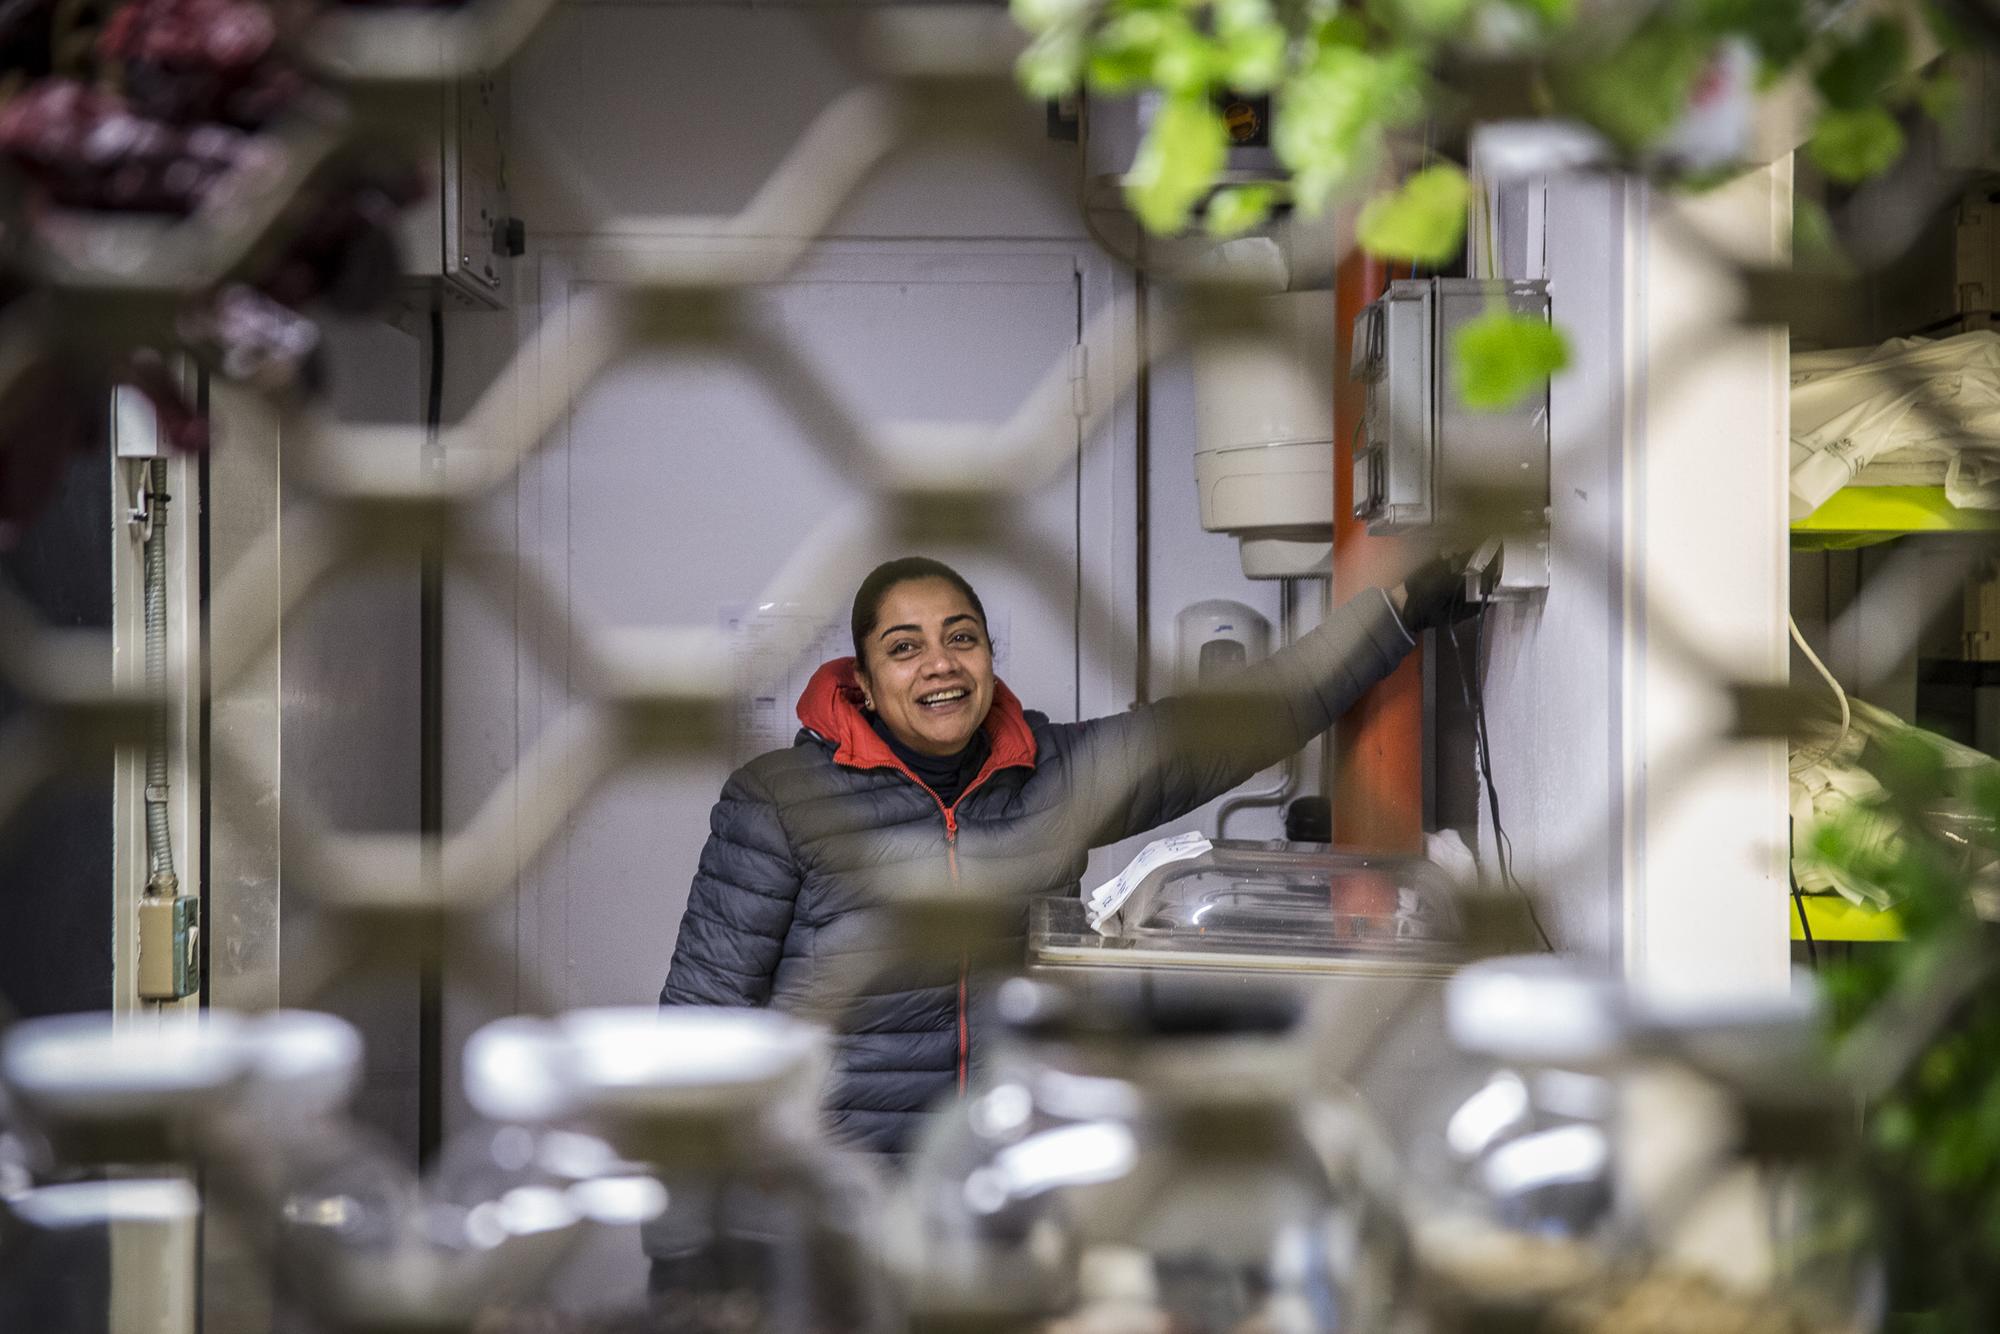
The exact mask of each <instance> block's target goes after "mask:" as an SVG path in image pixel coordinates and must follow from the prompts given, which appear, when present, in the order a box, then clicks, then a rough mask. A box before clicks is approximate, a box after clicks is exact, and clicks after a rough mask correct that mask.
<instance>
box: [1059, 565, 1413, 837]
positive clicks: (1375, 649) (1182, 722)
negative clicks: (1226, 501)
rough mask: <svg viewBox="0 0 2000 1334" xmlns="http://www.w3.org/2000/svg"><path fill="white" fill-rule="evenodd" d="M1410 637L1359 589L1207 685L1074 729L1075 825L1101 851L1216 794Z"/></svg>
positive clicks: (1382, 602)
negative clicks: (1291, 638) (1285, 641)
mask: <svg viewBox="0 0 2000 1334" xmlns="http://www.w3.org/2000/svg"><path fill="white" fill-rule="evenodd" d="M1415 643H1416V640H1415V638H1414V637H1413V636H1412V634H1411V633H1410V632H1409V631H1408V630H1406V629H1405V628H1404V621H1403V619H1402V618H1401V617H1399V615H1398V609H1397V607H1396V605H1395V603H1393V602H1392V601H1391V596H1390V594H1388V593H1385V592H1383V591H1382V590H1380V589H1369V590H1368V591H1366V592H1364V593H1361V594H1360V595H1358V596H1356V597H1354V598H1352V599H1351V600H1349V601H1348V602H1347V603H1345V604H1344V605H1342V606H1341V607H1340V608H1339V609H1337V610H1336V611H1335V612H1334V613H1333V615H1331V616H1329V617H1328V618H1327V620H1326V623H1325V624H1323V625H1321V626H1320V627H1319V628H1318V629H1316V630H1314V631H1313V632H1312V633H1310V634H1308V635H1305V636H1304V637H1302V638H1301V639H1300V640H1299V641H1298V642H1297V643H1296V644H1293V645H1292V646H1291V647H1289V648H1286V649H1284V650H1282V651H1280V652H1278V653H1274V654H1272V655H1271V656H1270V657H1269V658H1266V659H1265V660H1264V661H1262V662H1260V663H1256V664H1255V665H1253V666H1250V667H1247V668H1244V669H1243V670H1242V671H1239V672H1234V673H1232V674H1230V675H1229V676H1228V677H1226V678H1225V679H1223V680H1222V681H1219V682H1216V683H1215V684H1214V685H1212V686H1209V687H1207V688H1204V689H1201V690H1198V691H1194V692H1191V693H1188V694H1184V695H1177V696H1174V697H1172V698H1170V699H1164V700H1161V701H1159V702H1158V703H1156V704H1151V705H1148V706H1146V707H1144V708H1139V709H1134V710H1132V711H1131V712H1129V713H1122V714H1114V715H1112V716H1110V717H1107V718H1097V719H1093V720H1091V721H1089V722H1084V723H1077V724H1073V725H1072V726H1073V729H1074V736H1073V745H1072V746H1071V748H1070V763H1071V771H1070V780H1071V789H1072V792H1073V794H1074V795H1073V796H1072V798H1071V802H1072V813H1073V815H1074V816H1075V818H1076V820H1077V821H1078V823H1077V824H1076V825H1075V826H1074V827H1075V828H1076V829H1077V830H1078V832H1079V834H1080V835H1081V836H1082V837H1083V838H1085V839H1086V840H1087V841H1088V843H1089V844H1090V846H1093V847H1096V846H1102V845H1103V844H1106V843H1115V842H1117V841H1118V840H1119V839H1122V838H1129V837H1131V836H1132V835H1134V834H1141V833H1144V832H1145V831H1147V830H1149V829H1153V828H1155V827H1157V826H1159V825H1161V824H1164V823H1166V822H1167V821H1169V820H1173V819H1176V818H1178V817H1180V816H1182V815H1185V814H1186V813H1187V812H1189V811H1191V810H1193V809H1194V808H1195V807H1197V806H1200V805H1202V804H1203V803H1204V802H1207V801H1210V800H1212V799H1214V798H1215V797H1219V796H1221V795H1222V794H1223V793H1225V792H1227V791H1229V790H1230V789H1231V788H1233V787H1235V786H1236V785H1237V784H1238V783H1241V782H1243V781H1244V780H1245V779H1247V778H1249V777H1250V776H1251V775H1252V774H1255V773H1256V772H1257V771H1258V770H1260V769H1263V768H1265V767H1267V766H1269V765H1272V764H1275V763H1277V762H1278V761H1279V760H1281V759H1283V758H1285V757H1286V756H1287V755H1290V754H1291V753H1292V752H1293V751H1295V750H1297V749H1299V747H1301V746H1303V745H1305V744H1306V742H1308V741H1310V740H1311V739H1312V738H1313V737H1315V736H1317V735H1319V734H1320V733H1321V732H1324V731H1326V730H1327V729H1328V728H1329V727H1331V726H1333V722H1334V719H1336V718H1338V717H1339V716H1340V715H1341V714H1343V713H1345V712H1346V711H1347V709H1348V707H1349V706H1350V705H1352V704H1353V703H1354V702H1355V701H1356V700H1357V699H1359V698H1360V697H1361V695H1362V693H1363V692H1365V691H1366V690H1367V689H1368V688H1369V687H1370V686H1372V685H1374V684H1375V683H1376V682H1377V681H1380V680H1381V679H1382V678H1384V677H1386V676H1387V675H1389V673H1390V672H1392V671H1394V670H1395V669H1396V665H1397V664H1398V663H1400V662H1401V661H1402V660H1403V657H1404V655H1405V654H1407V653H1408V652H1409V651H1410V649H1411V648H1412V647H1413V646H1414V645H1415Z"/></svg>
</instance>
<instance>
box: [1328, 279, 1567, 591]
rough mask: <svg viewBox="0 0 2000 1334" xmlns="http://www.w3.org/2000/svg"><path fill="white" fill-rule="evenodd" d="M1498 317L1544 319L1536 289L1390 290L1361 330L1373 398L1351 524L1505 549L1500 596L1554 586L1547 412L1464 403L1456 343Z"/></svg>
mask: <svg viewBox="0 0 2000 1334" xmlns="http://www.w3.org/2000/svg"><path fill="white" fill-rule="evenodd" d="M1496 307H1499V308H1505V309H1507V310H1510V311H1512V312H1514V313H1515V314H1524V315H1532V316H1535V317H1537V318H1540V319H1547V318H1548V313H1549V295H1548V288H1547V286H1546V284H1543V283H1540V282H1512V281H1487V280H1482V279H1473V278H1423V279H1413V280H1405V281H1402V282H1396V283H1391V284H1390V285H1389V290H1388V291H1387V292H1386V293H1384V294H1383V295H1382V297H1381V298H1380V299H1379V300H1377V301H1376V302H1375V303H1374V304H1372V305H1370V306H1369V307H1368V308H1367V309H1366V310H1364V311H1362V312H1361V315H1360V316H1359V318H1357V319H1356V321H1355V325H1354V353H1353V364H1352V367H1351V371H1350V373H1351V375H1352V377H1353V378H1354V379H1355V380H1357V381H1360V382H1362V383H1364V384H1366V385H1367V386H1368V405H1367V410H1366V413H1365V415H1364V417H1363V420H1362V426H1361V438H1360V439H1359V440H1357V441H1356V442H1355V447H1354V516H1355V517H1356V518H1358V519H1363V520H1366V521H1367V524H1368V531H1369V532H1370V533H1371V534H1375V535H1377V536H1387V535H1395V534H1400V533H1416V532H1435V531H1437V530H1440V529H1444V530H1456V531H1455V533H1453V534H1452V536H1455V537H1457V538H1459V539H1461V540H1472V544H1473V545H1477V540H1476V539H1483V538H1484V537H1486V536H1487V535H1489V534H1490V535H1496V536H1500V537H1503V538H1504V539H1505V543H1504V547H1503V548H1502V552H1503V556H1502V560H1501V563H1500V565H1499V567H1498V569H1497V571H1496V577H1495V578H1494V580H1493V581H1492V582H1493V589H1492V591H1493V594H1494V595H1495V596H1507V595H1510V594H1511V595H1515V596H1521V595H1525V594H1526V593H1528V592H1530V591H1532V590H1534V589H1537V588H1546V587H1547V586H1548V540H1547V528H1548V506H1549V400H1548V390H1547V388H1546V386H1545V387H1544V388H1543V389H1542V390H1541V391H1539V392H1537V393H1533V394H1530V395H1528V396H1527V397H1526V398H1525V399H1524V400H1522V401H1521V402H1519V403H1517V404H1515V405H1514V406H1512V407H1510V408H1505V409H1502V410H1498V411H1491V410H1476V409H1473V408H1470V407H1467V406H1466V405H1465V403H1464V402H1463V400H1462V399H1461V398H1460V397H1459V393H1458V389H1457V383H1458V366H1457V361H1456V354H1455V352H1454V350H1453V349H1454V337H1455V335H1456V334H1457V333H1458V331H1459V329H1460V328H1462V327H1463V326H1464V325H1465V324H1467V323H1468V322H1470V321H1472V320H1475V319H1477V318H1479V317H1480V316H1482V315H1484V314H1486V313H1487V312H1489V311H1491V310H1493V309H1495V308H1496Z"/></svg>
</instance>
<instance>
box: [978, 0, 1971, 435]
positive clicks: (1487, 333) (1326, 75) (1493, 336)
mask: <svg viewBox="0 0 2000 1334" xmlns="http://www.w3.org/2000/svg"><path fill="white" fill-rule="evenodd" d="M1951 6H1952V0H1900V2H1898V0H1891V2H1890V3H1889V4H1886V5H1883V6H1875V7H1871V8H1870V9H1869V10H1868V11H1867V12H1862V11H1861V10H1860V8H1859V7H1857V6H1852V5H1847V4H1840V3H1836V2H1835V0H1665V2H1664V3H1656V4H1651V5H1648V6H1645V7H1643V8H1642V7H1638V6H1623V5H1606V4H1594V5H1589V6H1583V5H1580V4H1579V3H1578V0H1363V2H1362V3H1359V4H1340V3H1336V0H1012V8H1013V14H1014V17H1015V19H1016V20H1017V21H1018V22H1019V23H1020V25H1021V26H1022V27H1023V28H1025V29H1026V30H1027V31H1028V32H1029V33H1030V34H1031V37H1032V40H1031V41H1030V43H1029V45H1028V47H1027V49H1026V51H1025V52H1024V53H1023V55H1022V56H1021V58H1020V65H1019V74H1020V78H1021V82H1022V84H1023V85H1024V86H1025V87H1026V88H1027V89H1028V90H1029V92H1031V93H1032V94H1034V95H1035V96H1037V97H1042V98H1052V97H1059V96H1064V95H1067V94H1070V93H1073V92H1076V91H1078V90H1079V89H1081V90H1084V91H1087V92H1088V93H1090V94H1092V95H1095V96H1100V97H1136V96H1148V97H1153V98H1156V99H1157V102H1156V104H1155V105H1154V107H1153V109H1152V111H1151V114H1150V115H1149V116H1148V117H1147V119H1146V123H1145V133H1144V138H1143V140H1142V143H1141V145H1140V147H1139V150H1138V153H1137V155H1136V157H1135V159H1134V161H1133V163H1132V165H1131V168H1130V170H1129V171H1128V172H1127V174H1126V180H1125V196H1126V200H1127V202H1128V204H1129V205H1130V207H1131V209H1132V211H1133V213H1134V214H1135V215H1137V217H1138V219H1139V221H1140V223H1141V225H1143V226H1144V227H1145V228H1146V229H1147V230H1148V231H1149V232H1152V233H1154V234H1155V235H1173V234H1178V233H1182V232H1185V231H1187V230H1189V229H1191V228H1194V227H1196V226H1199V227H1201V228H1202V229H1204V230H1205V231H1206V232H1207V233H1208V234H1210V235H1212V236H1232V235H1237V234H1240V233H1242V232H1245V231H1248V230H1251V229H1253V228H1255V227H1258V226H1260V225H1262V224H1263V223H1264V222H1265V221H1267V220H1268V218H1269V217H1270V216H1271V214H1272V213H1273V212H1274V211H1275V210H1277V209H1279V208H1281V207H1290V208H1292V209H1296V210H1298V211H1300V212H1302V213H1305V214H1308V215H1312V214H1317V213H1319V212H1321V211H1322V210H1324V209H1325V208H1326V207H1327V206H1328V205H1329V204H1330V203H1332V202H1333V201H1334V200H1336V199H1339V198H1342V197H1349V196H1366V198H1365V199H1363V200H1362V201H1361V202H1362V211H1361V223H1360V227H1359V233H1360V235H1359V240H1360V244H1361V245H1362V247H1363V248H1364V249H1366V250H1368V251H1370V252H1372V253H1374V254H1376V255H1378V256H1381V257H1383V258H1386V259H1392V260H1403V261H1415V262H1418V263H1425V264H1437V263H1442V262H1444V261H1445V260H1448V259H1449V258H1450V257H1451V254H1452V253H1453V252H1455V251H1456V249H1457V247H1458V244H1459V242H1460V239H1461V238H1462V236H1463V233H1464V228H1465V220H1464V213H1465V209H1466V206H1467V203H1468V201H1469V197H1470V189H1469V186H1467V185H1466V183H1465V181H1464V175H1463V173H1462V172H1461V171H1459V169H1458V168H1457V167H1456V166H1452V165H1450V164H1442V163H1438V162H1437V161H1435V155H1434V154H1433V153H1431V152H1429V151H1426V152H1425V153H1424V154H1423V158H1424V161H1423V163H1422V165H1421V166H1420V167H1419V168H1418V169H1417V170H1416V172H1415V173H1414V174H1413V175H1412V176H1411V177H1410V178H1409V179H1408V180H1407V181H1403V182H1401V183H1391V184H1387V185H1385V184H1384V183H1383V181H1382V175H1383V172H1384V170H1385V168H1386V167H1387V166H1388V164H1389V163H1390V161H1391V154H1390V145H1391V142H1392V139H1393V138H1394V136H1396V135H1397V134H1398V133H1399V132H1405V131H1414V130H1415V129H1416V128H1417V127H1421V126H1425V125H1426V123H1427V122H1428V123H1431V124H1432V125H1433V126H1434V125H1435V124H1436V123H1438V122H1441V121H1452V122H1458V123H1464V122H1470V121H1476V120H1478V119H1480V118H1482V116H1483V115H1484V114H1485V112H1484V110H1483V109H1482V107H1481V106H1480V104H1479V102H1478V99H1477V96H1476V95H1474V94H1473V93H1471V92H1468V90H1467V87H1466V86H1465V84H1464V83H1463V81H1462V80H1459V79H1457V78H1455V77H1454V74H1455V72H1456V71H1458V70H1460V69H1463V68H1467V67H1474V68H1476V67H1490V66H1493V65H1495V64H1496V63H1497V64H1505V65H1508V66H1510V67H1512V68H1514V69H1515V70H1516V71H1517V72H1518V76H1519V77H1517V78H1515V79H1513V80H1512V82H1511V84H1510V86H1512V87H1515V88H1526V89H1527V90H1529V91H1530V93H1531V94H1532V96H1533V98H1535V99H1536V100H1538V102H1539V103H1540V106H1541V109H1542V111H1543V113H1544V114H1545V115H1547V116H1548V117H1549V118H1550V119H1552V120H1561V121H1567V122H1572V123H1580V124H1582V125H1586V126H1589V127H1591V128H1593V129H1595V130H1596V131H1597V132H1598V134H1599V135H1601V136H1602V140H1603V143H1604V145H1605V149H1606V152H1607V154H1609V155H1610V156H1611V157H1612V158H1613V159H1614V160H1622V161H1623V162H1624V163H1626V164H1627V165H1629V166H1632V167H1634V168H1635V169H1640V170H1645V171H1648V172H1658V171H1662V170H1671V171H1674V172H1677V173H1678V174H1679V177H1680V178H1681V179H1683V180H1685V181H1687V182H1688V183H1689V184H1690V185H1701V184H1713V183H1714V182H1715V181H1717V180H1718V179H1720V178H1721V177H1722V176H1724V175H1726V174H1727V172H1728V170H1729V161H1728V159H1727V158H1726V157H1724V158H1722V159H1721V160H1713V159H1712V158H1711V157H1707V156H1704V155H1703V154H1702V153H1695V154H1693V155H1692V160H1690V157H1689V155H1688V153H1687V151H1686V149H1685V146H1684V145H1677V144H1676V143H1675V135H1676V133H1677V130H1678V127H1680V126H1681V125H1682V123H1683V122H1684V120H1685V119H1686V118H1687V116H1688V114H1689V112H1690V109H1691V108H1694V107H1699V106H1701V105H1703V99H1705V98H1712V97H1714V96H1717V95H1718V93H1717V89H1718V86H1719V84H1721V83H1722V82H1723V81H1722V80H1721V79H1720V77H1719V76H1720V72H1721V71H1724V70H1727V69H1731V68H1738V67H1740V65H1739V66H1732V65H1731V64H1730V62H1731V61H1732V60H1734V61H1738V62H1741V61H1743V60H1745V59H1748V60H1749V61H1751V62H1753V64H1752V70H1753V73H1754V76H1755V83H1756V86H1757V87H1759V88H1763V89H1770V88H1772V87H1773V86H1775V85H1776V84H1777V83H1779V82H1780V81H1781V80H1783V79H1784V78H1785V77H1786V76H1787V75H1789V74H1792V73H1794V72H1801V73H1804V74H1808V75H1810V86H1811V90H1812V95H1813V96H1814V97H1815V98H1816V99H1817V100H1818V107H1817V108H1816V115H1817V120H1816V128H1815V131H1814V134H1813V137H1812V140H1811V143H1810V145H1809V149H1808V151H1809V153H1810V155H1811V157H1812V159H1813V161H1814V162H1815V163H1816V164H1817V165H1818V166H1819V167H1820V169H1821V170H1822V171H1824V172H1825V173H1826V174H1827V175H1828V176H1829V177H1831V178H1833V179H1835V180H1837V181H1842V182H1849V183H1852V182H1858V181H1862V180H1866V179H1869V178H1870V177H1873V176H1877V175H1879V174H1881V173H1882V172H1884V171H1886V170H1888V169H1889V168H1890V167H1891V166H1893V165H1894V164H1895V162H1896V161H1897V160H1898V159H1899V158H1900V156H1901V155H1902V153H1903V151H1904V147H1905V135H1904V132H1903V129H1902V126H1901V122H1900V119H1899V117H1901V116H1902V115H1903V114H1904V113H1906V112H1916V111H1921V112H1924V113H1928V114H1932V115H1937V116H1944V115H1947V114H1949V112H1950V108H1951V106H1952V105H1953V103H1954V99H1955V98H1956V95H1957V94H1956V89H1955V85H1953V83H1952V81H1951V80H1950V77H1949V76H1948V75H1946V74H1941V73H1936V72H1931V73H1920V72H1919V71H1918V70H1917V69H1916V68H1915V66H1916V64H1917V62H1918V61H1919V60H1920V59H1921V58H1927V54H1928V52H1927V51H1920V50H1919V43H1918V40H1917V38H1916V36H1915V34H1918V33H1923V34H1926V40H1927V41H1928V42H1929V43H1930V44H1931V45H1933V46H1935V45H1937V44H1940V43H1941V44H1943V45H1945V46H1947V47H1954V46H1957V45H1959V44H1960V43H1961V40H1962V39H1961V38H1960V36H1959V34H1958V32H1957V28H1956V23H1955V20H1954V11H1953V10H1952V7H1951ZM1745 52H1748V53H1749V54H1748V56H1747V57H1746V56H1745V55H1744V53H1745ZM1244 94H1268V95H1269V97H1270V99H1271V123H1270V147H1271V150H1272V154H1273V156H1274V157H1275V158H1276V161H1277V164H1278V166H1279V167H1280V168H1281V169H1282V171H1283V173H1284V175H1283V179H1281V180H1275V181H1267V182H1261V183H1257V184H1255V185H1245V184H1243V183H1242V182H1241V181H1240V180H1238V181H1230V180H1228V179H1227V178H1226V176H1225V173H1226V172H1227V171H1228V168H1229V148H1230V140H1229V138H1228V132H1227V126H1226V124H1225V123H1224V121H1223V120H1222V118H1221V116H1220V113H1219V108H1220V107H1221V106H1222V105H1224V103H1225V101H1226V99H1228V98H1230V97H1236V96H1241V95H1244ZM1505 114H1508V115H1512V116H1517V115H1518V114H1519V111H1518V107H1512V106H1510V107H1508V108H1506V109H1505ZM1412 147H1413V148H1414V144H1413V145H1412ZM1448 215H1452V216H1448ZM1510 329H1513V330H1514V331H1513V332H1511V333H1510V332H1509V330H1510ZM1482 336H1483V337H1485V338H1486V339H1487V340H1488V342H1487V344H1486V345H1485V346H1483V347H1481V348H1479V349H1470V348H1468V347H1467V346H1465V345H1463V344H1462V345H1461V346H1460V348H1459V353H1460V357H1461V359H1462V360H1463V359H1465V358H1466V354H1467V352H1468V351H1475V352H1476V353H1477V356H1478V357H1486V358H1488V359H1489V360H1492V361H1493V364H1494V366H1495V367H1496V370H1495V374H1494V377H1493V383H1494V384H1495V385H1498V384H1500V383H1501V382H1503V381H1505V380H1506V379H1507V377H1508V376H1509V375H1511V374H1512V372H1511V371H1507V370H1504V369H1502V367H1503V362H1502V360H1501V359H1498V358H1497V353H1498V350H1499V347H1500V344H1501V343H1502V342H1504V341H1505V340H1506V339H1507V338H1510V337H1516V336H1518V337H1519V338H1520V339H1522V340H1523V345H1522V346H1521V348H1520V349H1518V354H1517V355H1514V356H1513V357H1512V358H1511V360H1505V361H1504V365H1505V366H1508V367H1521V366H1533V365H1547V366H1551V367H1553V366H1558V365H1560V364H1562V361H1563V359H1564V358H1565V357H1566V356H1567V351H1566V349H1565V348H1564V347H1563V344H1562V335H1561V333H1560V332H1559V331H1557V330H1553V329H1550V328H1549V327H1548V326H1547V325H1546V324H1540V323H1535V325H1534V327H1533V328H1532V329H1531V328H1529V327H1528V326H1527V325H1525V324H1524V325H1521V326H1520V327H1519V328H1518V329H1514V326H1511V325H1509V326H1505V327H1503V326H1502V325H1500V324H1495V325H1493V326H1491V327H1489V328H1485V329H1484V330H1483V332H1482ZM1475 359H1477V358H1475ZM1483 378H1484V377H1482V379H1483ZM1474 396H1475V397H1478V398H1480V399H1481V400H1482V401H1484V399H1485V396H1484V395H1482V394H1478V393H1477V391H1475V395H1474ZM1504 397H1505V396H1502V395H1498V394H1496V395H1495V396H1494V398H1493V401H1495V402H1496V403H1497V402H1500V401H1502V400H1503V399H1504Z"/></svg>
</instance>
